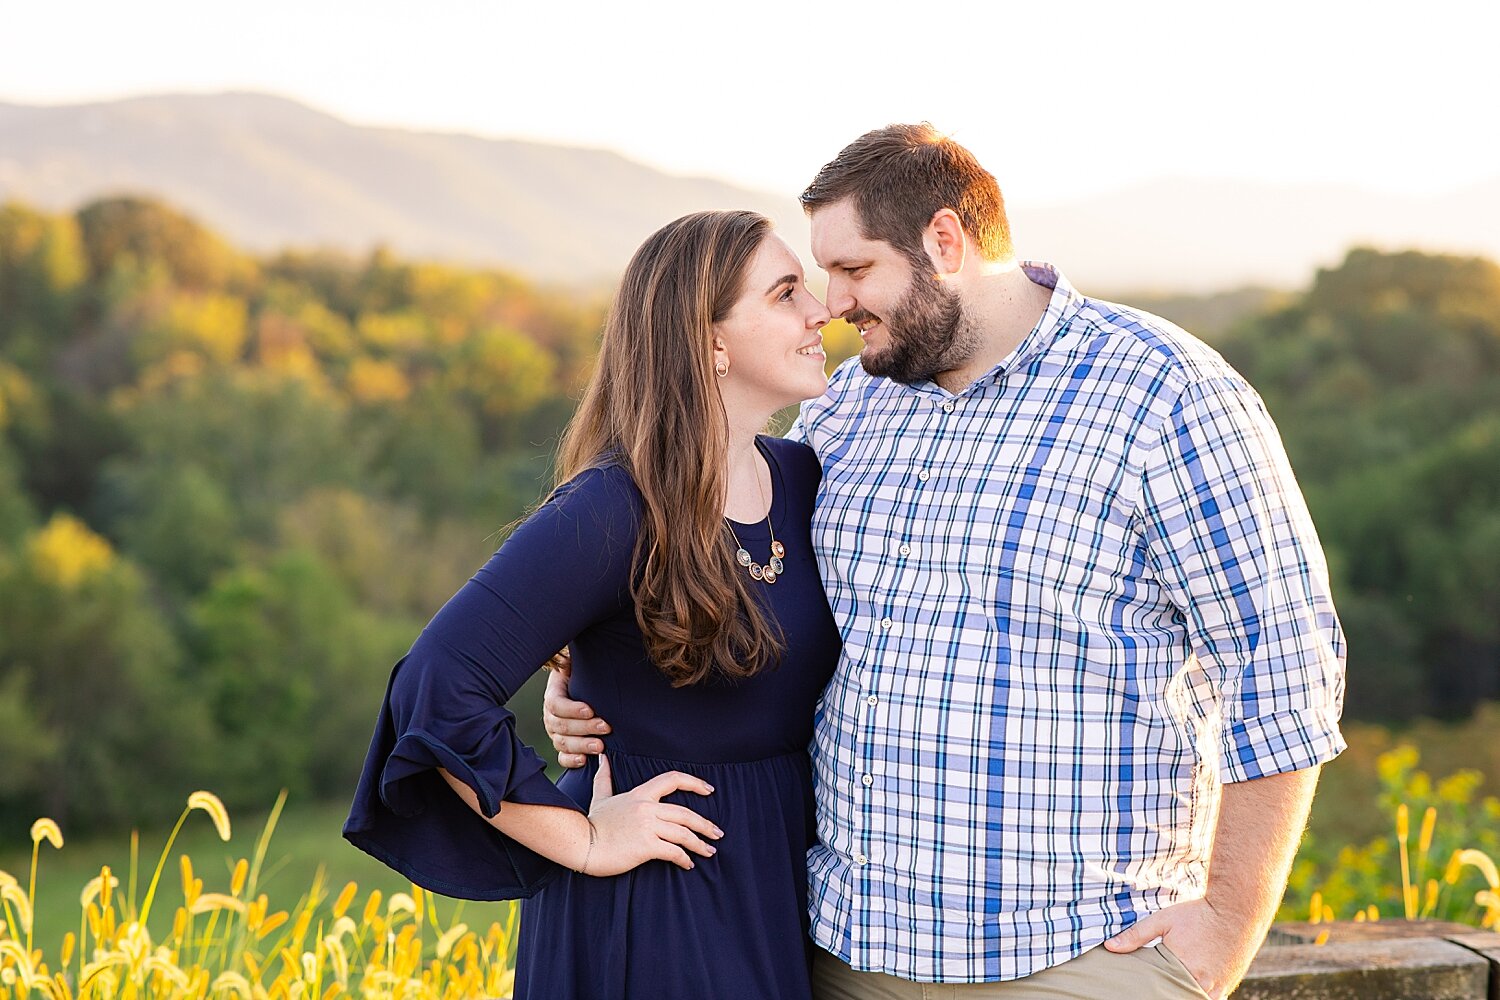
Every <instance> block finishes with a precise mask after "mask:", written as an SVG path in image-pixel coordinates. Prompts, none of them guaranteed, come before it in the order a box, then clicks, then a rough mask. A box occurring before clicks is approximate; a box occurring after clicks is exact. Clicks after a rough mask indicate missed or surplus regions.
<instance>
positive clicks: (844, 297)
mask: <svg viewBox="0 0 1500 1000" xmlns="http://www.w3.org/2000/svg"><path fill="white" fill-rule="evenodd" d="M854 305H855V303H854V296H853V295H850V294H849V292H848V290H847V289H846V288H845V287H844V283H843V282H841V281H830V282H829V283H828V311H829V312H830V313H832V314H833V315H835V316H840V317H842V316H847V315H849V313H851V312H853V311H854Z"/></svg>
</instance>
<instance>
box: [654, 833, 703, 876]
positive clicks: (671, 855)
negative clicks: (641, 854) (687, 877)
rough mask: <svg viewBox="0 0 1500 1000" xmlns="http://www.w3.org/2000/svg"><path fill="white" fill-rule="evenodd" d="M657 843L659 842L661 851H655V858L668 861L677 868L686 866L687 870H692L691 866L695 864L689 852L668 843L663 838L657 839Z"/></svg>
mask: <svg viewBox="0 0 1500 1000" xmlns="http://www.w3.org/2000/svg"><path fill="white" fill-rule="evenodd" d="M657 843H658V844H660V845H661V848H662V849H661V851H660V852H658V853H657V855H656V857H657V858H659V859H660V860H662V861H670V862H672V864H674V865H676V866H677V867H678V868H686V869H687V870H688V871H692V870H693V868H694V867H695V865H694V864H693V858H692V856H691V855H690V854H688V852H687V851H684V850H683V849H682V848H680V847H678V846H676V845H675V844H669V843H667V842H666V841H665V840H659V841H657Z"/></svg>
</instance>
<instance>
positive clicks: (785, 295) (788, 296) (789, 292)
mask: <svg viewBox="0 0 1500 1000" xmlns="http://www.w3.org/2000/svg"><path fill="white" fill-rule="evenodd" d="M795 294H797V289H796V288H795V287H794V286H792V285H787V286H786V291H784V292H782V293H781V301H783V302H790V301H792V296H793V295H795Z"/></svg>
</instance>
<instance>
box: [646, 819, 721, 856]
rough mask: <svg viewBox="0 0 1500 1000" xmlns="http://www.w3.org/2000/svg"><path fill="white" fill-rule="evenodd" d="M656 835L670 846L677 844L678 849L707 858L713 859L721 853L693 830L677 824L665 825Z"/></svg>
mask: <svg viewBox="0 0 1500 1000" xmlns="http://www.w3.org/2000/svg"><path fill="white" fill-rule="evenodd" d="M656 835H657V837H659V838H661V839H662V840H665V841H666V842H667V843H669V844H676V845H677V846H678V847H682V848H686V849H687V850H689V851H692V852H693V853H694V854H698V855H701V856H703V857H705V858H711V857H713V856H714V855H715V854H718V853H719V849H718V848H717V847H714V846H713V845H712V844H705V843H704V842H703V841H702V840H701V839H700V838H699V837H698V835H697V834H696V833H694V832H693V831H692V830H689V829H688V828H687V827H685V826H680V825H678V824H676V823H663V824H662V825H661V827H660V828H659V829H658V830H657V831H656Z"/></svg>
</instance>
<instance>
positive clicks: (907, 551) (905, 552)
mask: <svg viewBox="0 0 1500 1000" xmlns="http://www.w3.org/2000/svg"><path fill="white" fill-rule="evenodd" d="M899 551H900V552H901V554H902V555H903V556H909V555H911V546H910V545H903V546H901V548H900V550H899Z"/></svg>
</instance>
